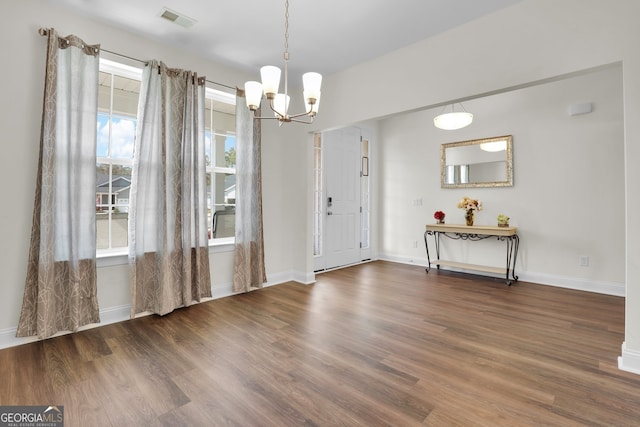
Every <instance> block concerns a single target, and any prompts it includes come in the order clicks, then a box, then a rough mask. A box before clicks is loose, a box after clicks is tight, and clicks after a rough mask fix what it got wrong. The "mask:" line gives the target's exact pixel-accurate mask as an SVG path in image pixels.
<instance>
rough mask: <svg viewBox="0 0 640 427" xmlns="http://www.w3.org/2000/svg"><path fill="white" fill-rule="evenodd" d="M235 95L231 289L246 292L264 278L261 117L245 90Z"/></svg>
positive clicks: (265, 279) (256, 286) (264, 279)
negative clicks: (250, 106) (254, 111)
mask: <svg viewBox="0 0 640 427" xmlns="http://www.w3.org/2000/svg"><path fill="white" fill-rule="evenodd" d="M236 96H237V98H236V150H237V152H236V245H235V254H234V266H233V291H234V292H248V291H250V290H251V289H255V288H261V287H262V285H263V284H264V283H265V282H266V281H267V275H266V273H265V266H264V241H263V238H262V165H261V147H260V146H261V128H260V120H254V119H253V115H252V113H251V111H250V110H249V109H248V108H247V104H246V101H245V99H244V91H242V90H238V93H237V95H236Z"/></svg>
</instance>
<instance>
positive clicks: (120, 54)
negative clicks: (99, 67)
mask: <svg viewBox="0 0 640 427" xmlns="http://www.w3.org/2000/svg"><path fill="white" fill-rule="evenodd" d="M38 33H39V34H40V35H41V36H47V35H49V30H48V29H46V28H40V29H39V30H38ZM100 50H102V51H105V52H107V53H110V54H111V55H115V56H119V57H121V58H126V59H129V60H131V61H136V62H139V63H141V64H146V63H147V62H149V61H144V60H142V59H138V58H133V57H131V56H127V55H124V54H122V53H118V52H113V51H111V50H108V49H104V48H102V47H101V48H100ZM205 81H206V82H207V83H211V84H214V85H218V86H222V87H226V88H229V89H232V90H236V89H237V87H235V86H229V85H226V84H224V83H218V82H214V81H212V80H206V79H205Z"/></svg>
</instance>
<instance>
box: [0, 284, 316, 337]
mask: <svg viewBox="0 0 640 427" xmlns="http://www.w3.org/2000/svg"><path fill="white" fill-rule="evenodd" d="M267 279H268V281H267V283H265V284H264V286H265V287H268V286H275V285H279V284H281V283H286V282H291V281H295V282H300V283H303V284H305V285H308V284H311V283H313V282H315V275H314V274H313V273H302V272H294V271H289V272H285V273H274V274H269V275H268V277H267ZM236 293H237V292H233V285H232V283H223V284H221V285H218V286H214V287H213V288H212V289H211V294H212V297H211V298H206V299H204V300H203V301H202V302H206V301H211V300H214V299H218V298H224V297H228V296H232V295H235V294H236ZM130 315H131V305H130V304H127V305H121V306H115V307H108V308H105V309H102V310H100V323H92V324H90V325H86V326H83V327H81V328H79V331H84V330H87V329H92V328H98V327H100V326H106V325H109V324H111V323H117V322H123V321H125V320H129V319H130ZM17 330H18V328H17V326H16V327H14V328H7V329H2V330H0V349H3V348H8V347H15V346H18V345H22V344H27V343H30V342H35V341H38V338H37V337H26V338H18V337H16V332H17ZM70 333H71V332H59V333H57V334H56V335H54V336H59V335H66V334H70Z"/></svg>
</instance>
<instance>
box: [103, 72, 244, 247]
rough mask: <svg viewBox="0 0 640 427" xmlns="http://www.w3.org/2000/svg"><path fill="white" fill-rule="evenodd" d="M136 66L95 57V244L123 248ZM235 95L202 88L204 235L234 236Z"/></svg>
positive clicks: (137, 93)
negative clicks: (97, 69) (97, 66)
mask: <svg viewBox="0 0 640 427" xmlns="http://www.w3.org/2000/svg"><path fill="white" fill-rule="evenodd" d="M141 78H142V69H140V68H135V67H130V66H126V65H123V64H119V63H117V62H112V61H108V60H104V59H101V60H100V77H99V87H98V117H97V132H98V138H97V146H96V158H97V161H96V247H97V251H98V253H100V254H109V253H114V254H115V253H122V252H124V251H126V250H127V248H128V244H129V242H128V228H129V190H130V188H131V171H132V166H133V148H134V141H135V135H136V116H137V112H138V99H139V96H140V80H141ZM235 129H236V121H235V95H233V94H229V93H225V92H221V91H217V90H214V89H210V88H207V89H206V99H205V144H206V148H205V151H206V156H207V158H206V164H207V209H208V215H207V217H208V224H209V227H208V228H209V239H217V238H224V237H234V236H235V206H236V201H235V182H236V179H235V178H236V169H235V168H236V137H235Z"/></svg>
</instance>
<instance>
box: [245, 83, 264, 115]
mask: <svg viewBox="0 0 640 427" xmlns="http://www.w3.org/2000/svg"><path fill="white" fill-rule="evenodd" d="M244 94H245V97H246V98H247V107H249V109H250V110H251V111H256V110H257V109H258V108H260V101H261V100H262V83H260V82H254V81H249V82H246V83H245V84H244Z"/></svg>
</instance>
